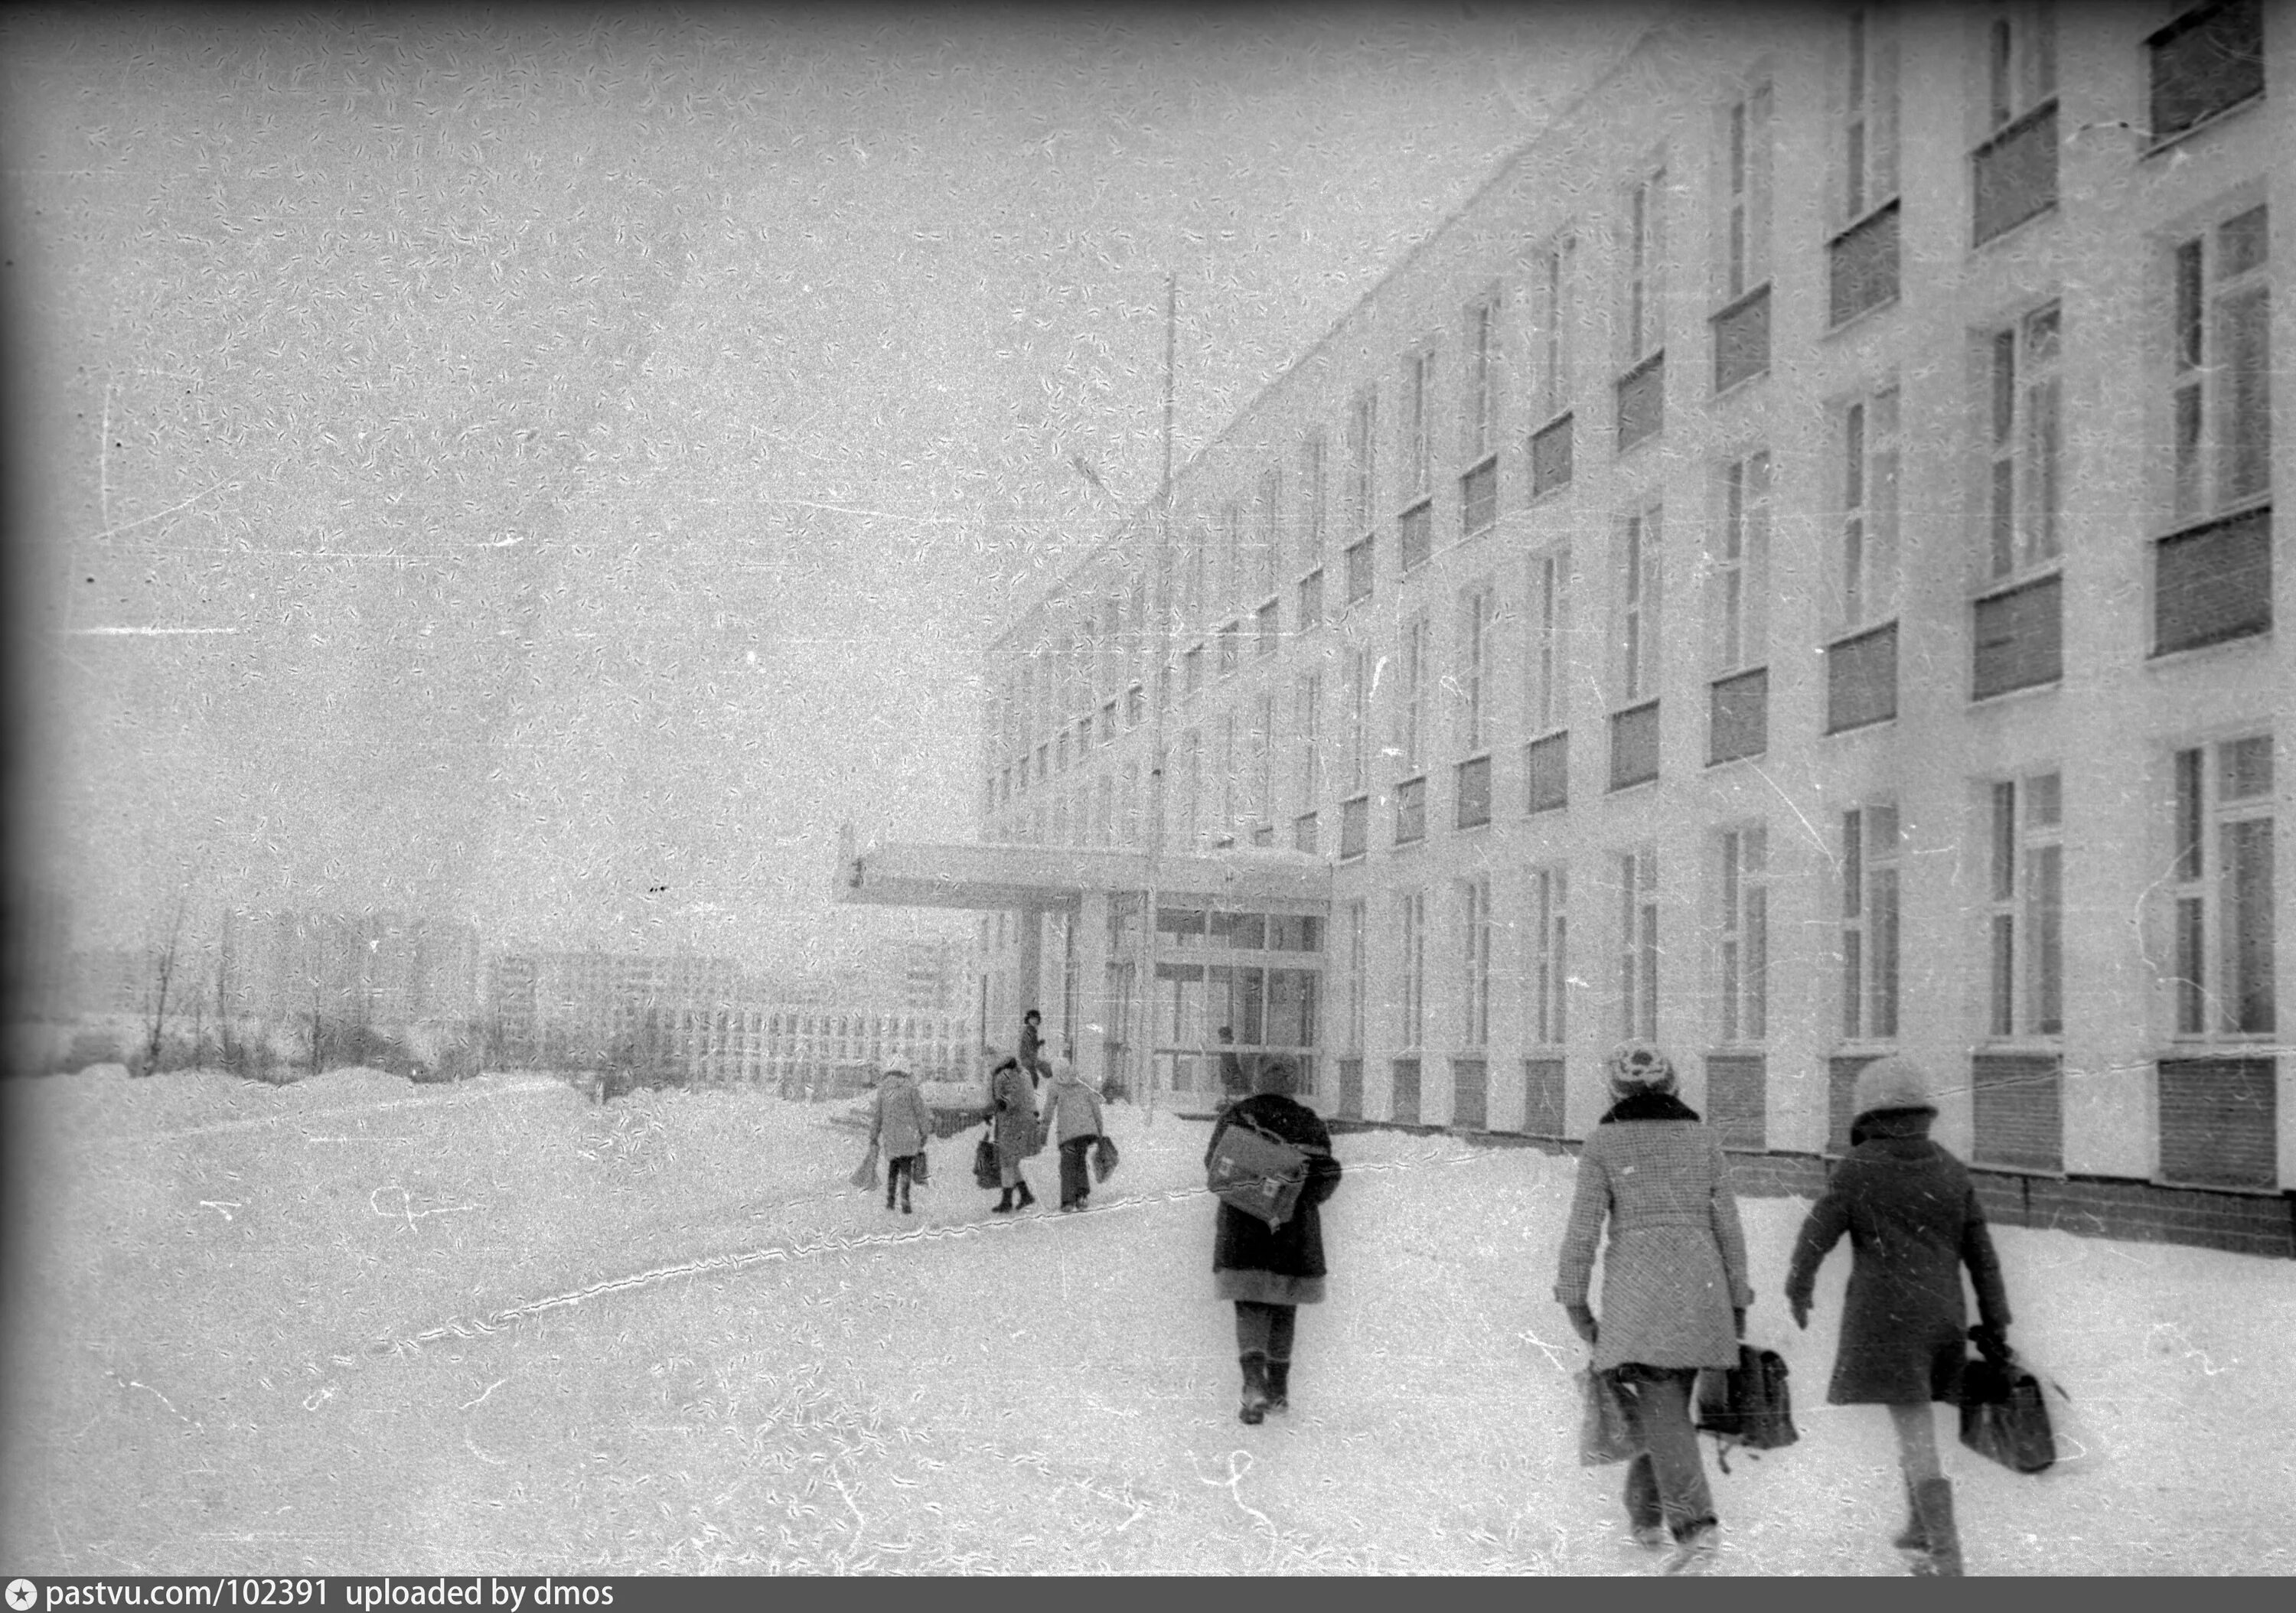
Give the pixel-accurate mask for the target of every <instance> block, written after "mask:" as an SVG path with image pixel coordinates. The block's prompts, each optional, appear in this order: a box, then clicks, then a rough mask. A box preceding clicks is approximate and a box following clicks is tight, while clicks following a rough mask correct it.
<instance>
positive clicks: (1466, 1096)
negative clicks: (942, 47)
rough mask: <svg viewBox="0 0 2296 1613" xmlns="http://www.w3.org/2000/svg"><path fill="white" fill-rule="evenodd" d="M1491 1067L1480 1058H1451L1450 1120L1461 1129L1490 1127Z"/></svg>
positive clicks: (1474, 1129) (1475, 1130) (1478, 1129)
mask: <svg viewBox="0 0 2296 1613" xmlns="http://www.w3.org/2000/svg"><path fill="white" fill-rule="evenodd" d="M1489 1088H1490V1067H1489V1066H1488V1065H1487V1064H1485V1063H1484V1062H1483V1061H1482V1060H1480V1059H1454V1060H1451V1124H1452V1125H1453V1126H1456V1127H1458V1128H1459V1129H1460V1130H1462V1131H1474V1132H1479V1131H1484V1130H1487V1129H1488V1127H1489V1124H1490V1119H1489V1105H1488V1093H1489Z"/></svg>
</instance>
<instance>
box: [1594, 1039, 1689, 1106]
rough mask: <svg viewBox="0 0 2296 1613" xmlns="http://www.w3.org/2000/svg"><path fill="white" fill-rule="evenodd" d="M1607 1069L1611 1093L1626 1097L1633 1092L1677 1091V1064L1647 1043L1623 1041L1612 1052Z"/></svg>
mask: <svg viewBox="0 0 2296 1613" xmlns="http://www.w3.org/2000/svg"><path fill="white" fill-rule="evenodd" d="M1606 1068H1607V1069H1609V1071H1610V1076H1611V1092H1612V1093H1616V1094H1617V1095H1618V1096H1620V1097H1621V1098H1624V1097H1627V1096H1628V1095H1629V1094H1631V1093H1642V1092H1649V1093H1670V1092H1672V1091H1673V1090H1674V1061H1673V1060H1670V1059H1669V1058H1668V1057H1667V1056H1666V1055H1665V1054H1664V1053H1662V1052H1659V1050H1658V1049H1657V1047H1656V1046H1654V1045H1653V1044H1651V1043H1648V1042H1640V1041H1633V1042H1621V1043H1620V1044H1618V1045H1617V1046H1616V1047H1614V1048H1612V1049H1611V1056H1610V1059H1609V1060H1608V1061H1607V1065H1606Z"/></svg>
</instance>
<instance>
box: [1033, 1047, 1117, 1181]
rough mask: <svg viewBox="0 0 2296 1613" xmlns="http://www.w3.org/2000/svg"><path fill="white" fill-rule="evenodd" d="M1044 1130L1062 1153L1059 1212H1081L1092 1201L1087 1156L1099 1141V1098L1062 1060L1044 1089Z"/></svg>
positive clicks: (1075, 1071) (1074, 1067) (1069, 1063)
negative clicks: (1087, 1201)
mask: <svg viewBox="0 0 2296 1613" xmlns="http://www.w3.org/2000/svg"><path fill="white" fill-rule="evenodd" d="M1045 1129H1046V1131H1047V1132H1049V1133H1051V1134H1052V1140H1053V1141H1054V1142H1057V1143H1059V1144H1060V1149H1061V1208H1062V1209H1064V1210H1080V1209H1082V1208H1084V1204H1085V1200H1087V1199H1089V1198H1091V1197H1092V1172H1091V1170H1090V1169H1089V1168H1088V1167H1087V1164H1086V1156H1087V1154H1089V1153H1090V1152H1091V1151H1092V1145H1093V1144H1094V1143H1095V1142H1099V1141H1100V1134H1101V1132H1102V1129H1103V1127H1102V1125H1101V1112H1100V1094H1099V1093H1096V1092H1095V1091H1093V1090H1092V1088H1090V1087H1089V1086H1087V1085H1085V1084H1084V1078H1083V1077H1080V1076H1078V1074H1077V1068H1076V1066H1075V1064H1073V1063H1072V1062H1070V1060H1066V1059H1062V1060H1060V1061H1059V1062H1058V1063H1057V1064H1055V1065H1054V1067H1053V1078H1052V1080H1051V1081H1050V1082H1049V1083H1047V1084H1046V1087H1045Z"/></svg>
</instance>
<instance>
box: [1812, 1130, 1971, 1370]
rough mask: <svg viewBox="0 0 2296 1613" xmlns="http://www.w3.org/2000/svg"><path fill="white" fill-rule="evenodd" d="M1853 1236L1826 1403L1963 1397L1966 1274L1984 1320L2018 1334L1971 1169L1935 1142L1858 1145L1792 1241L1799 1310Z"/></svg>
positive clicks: (1903, 1139)
mask: <svg viewBox="0 0 2296 1613" xmlns="http://www.w3.org/2000/svg"><path fill="white" fill-rule="evenodd" d="M1844 1232H1848V1233H1849V1246H1850V1249H1851V1260H1850V1266H1849V1292H1848V1295H1847V1297H1846V1298H1845V1299H1844V1301H1843V1306H1842V1314H1841V1351H1840V1353H1839V1354H1838V1355H1836V1356H1835V1357H1834V1363H1833V1383H1832V1385H1831V1386H1830V1387H1829V1388H1827V1390H1826V1399H1827V1400H1829V1401H1831V1402H1832V1403H1833V1404H1835V1405H1871V1404H1883V1405H1915V1404H1921V1403H1923V1402H1925V1401H1930V1400H1951V1399H1954V1398H1956V1397H1957V1396H1958V1394H1959V1392H1960V1387H1961V1363H1962V1362H1963V1361H1964V1359H1965V1358H1966V1356H1967V1355H1968V1350H1967V1348H1966V1347H1965V1345H1964V1342H1963V1341H1964V1337H1965V1333H1964V1329H1965V1328H1966V1326H1967V1323H1968V1311H1967V1308H1966V1304H1965V1301H1964V1298H1963V1294H1962V1286H1961V1273H1962V1268H1963V1267H1964V1266H1967V1267H1968V1268H1969V1274H1970V1278H1971V1280H1972V1281H1973V1282H1974V1284H1975V1286H1976V1289H1977V1314H1978V1317H1979V1320H1980V1321H1981V1322H1984V1323H1985V1324H1986V1325H1987V1326H1989V1327H1995V1328H2000V1329H2003V1330H2006V1329H2007V1328H2008V1326H2009V1297H2008V1294H2007V1292H2006V1291H2005V1290H2004V1289H2003V1287H2002V1283H2001V1263H2000V1261H1999V1259H1998V1258H1997V1257H1996V1256H1995V1255H1994V1252H1993V1238H1992V1235H1991V1234H1990V1233H1989V1232H1988V1231H1987V1230H1986V1225H1985V1212H1984V1210H1983V1209H1982V1208H1980V1207H1979V1205H1978V1202H1977V1190H1976V1189H1975V1188H1973V1187H1972V1186H1971V1185H1970V1180H1969V1170H1968V1167H1965V1166H1964V1165H1963V1164H1962V1162H1961V1161H1960V1160H1958V1159H1955V1158H1954V1157H1953V1156H1952V1155H1951V1154H1950V1153H1948V1152H1947V1151H1946V1150H1944V1149H1942V1148H1940V1147H1939V1146H1938V1145H1937V1144H1936V1143H1934V1142H1931V1141H1930V1140H1929V1139H1928V1138H1927V1137H1925V1136H1907V1135H1897V1136H1886V1135H1885V1136H1873V1135H1868V1136H1867V1137H1866V1140H1865V1141H1864V1142H1859V1143H1857V1145H1856V1146H1855V1147H1853V1148H1852V1149H1851V1150H1849V1157H1848V1158H1847V1159H1843V1160H1842V1161H1841V1165H1840V1166H1839V1167H1836V1168H1835V1170H1834V1173H1833V1180H1832V1181H1831V1182H1830V1183H1827V1184H1826V1189H1825V1196H1824V1197H1823V1198H1821V1199H1819V1200H1818V1201H1817V1203H1816V1205H1815V1206H1814V1207H1813V1208H1811V1210H1810V1212H1809V1215H1808V1218H1807V1219H1805V1220H1804V1221H1803V1223H1802V1227H1801V1235H1800V1237H1799V1238H1797V1239H1796V1240H1795V1241H1794V1252H1793V1265H1792V1269H1791V1270H1790V1271H1789V1272H1788V1273H1787V1275H1786V1298H1787V1301H1788V1302H1789V1303H1790V1304H1793V1305H1797V1306H1808V1303H1809V1299H1810V1291H1811V1289H1812V1286H1813V1285H1814V1284H1815V1283H1816V1279H1817V1268H1818V1265H1820V1263H1821V1262H1823V1261H1824V1260H1825V1256H1826V1251H1827V1250H1829V1249H1832V1248H1833V1246H1834V1244H1835V1243H1836V1242H1837V1241H1839V1240H1840V1239H1841V1235H1842V1233H1844Z"/></svg>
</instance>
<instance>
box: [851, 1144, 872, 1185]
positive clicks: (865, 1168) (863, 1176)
mask: <svg viewBox="0 0 2296 1613" xmlns="http://www.w3.org/2000/svg"><path fill="white" fill-rule="evenodd" d="M853 1185H854V1186H856V1187H874V1186H876V1185H877V1145H876V1144H875V1143H873V1142H872V1143H871V1144H870V1145H869V1152H868V1155H867V1157H866V1158H865V1159H863V1160H862V1161H861V1163H860V1164H858V1165H857V1166H855V1167H853Z"/></svg>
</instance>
